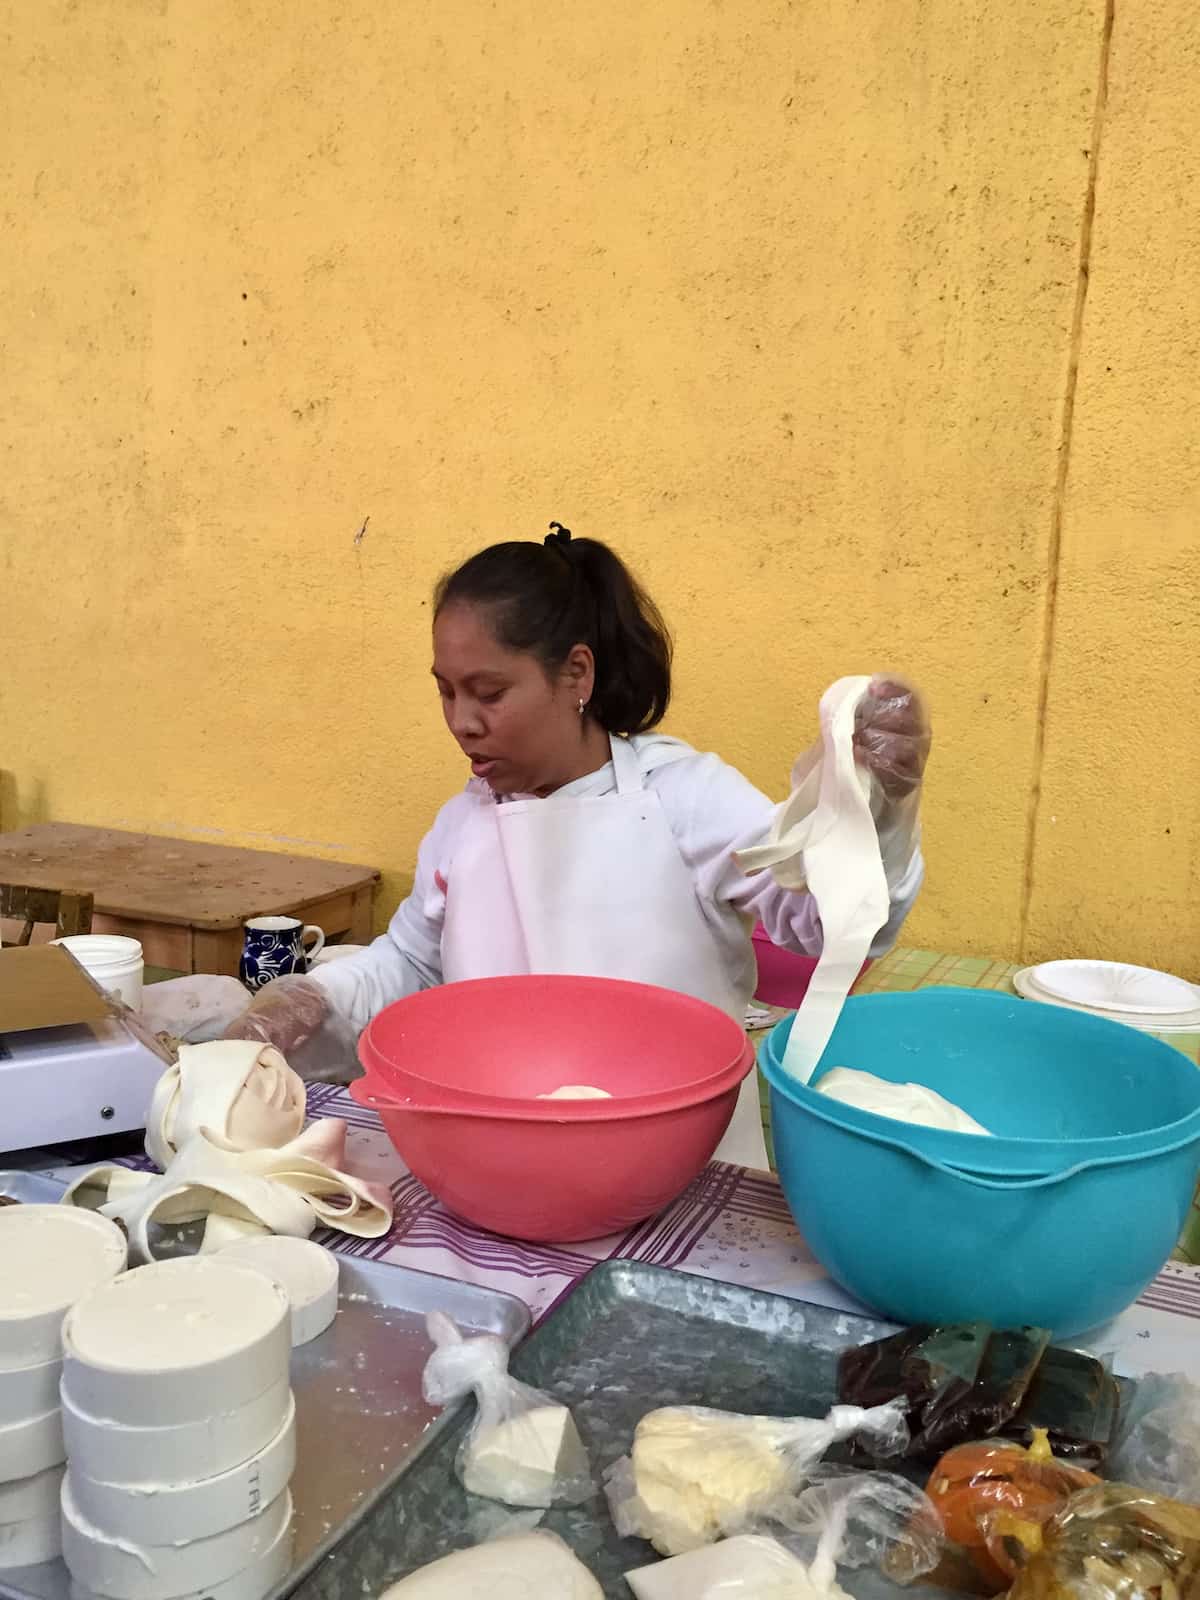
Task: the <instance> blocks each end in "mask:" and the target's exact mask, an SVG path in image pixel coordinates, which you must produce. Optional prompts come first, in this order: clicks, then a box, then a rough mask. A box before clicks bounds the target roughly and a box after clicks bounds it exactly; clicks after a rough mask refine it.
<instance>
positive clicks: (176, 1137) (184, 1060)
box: [146, 1039, 304, 1169]
mask: <svg viewBox="0 0 1200 1600" xmlns="http://www.w3.org/2000/svg"><path fill="white" fill-rule="evenodd" d="M303 1126H304V1083H303V1080H302V1079H301V1078H300V1076H299V1074H298V1073H296V1072H293V1071H292V1069H291V1067H289V1066H288V1064H287V1062H286V1060H285V1059H284V1057H283V1056H282V1055H281V1054H280V1052H279V1051H278V1050H276V1049H275V1047H274V1046H273V1045H269V1044H259V1043H257V1042H256V1041H254V1040H253V1039H214V1040H212V1041H210V1042H209V1043H208V1044H194V1045H188V1044H184V1045H180V1047H179V1060H178V1061H177V1062H176V1064H175V1065H174V1066H173V1067H168V1069H167V1071H166V1072H164V1073H163V1075H162V1077H161V1078H160V1079H159V1081H158V1083H157V1085H156V1086H155V1090H154V1095H153V1098H152V1100H151V1102H150V1113H149V1116H148V1117H147V1121H146V1154H147V1155H148V1156H149V1157H150V1159H151V1160H152V1161H154V1162H155V1163H156V1164H157V1165H158V1166H160V1167H162V1168H164V1169H165V1168H166V1167H168V1166H169V1165H170V1163H171V1159H172V1157H173V1156H174V1155H175V1154H176V1153H177V1152H178V1151H179V1150H180V1149H181V1148H182V1147H183V1145H184V1144H186V1143H187V1141H188V1140H189V1139H190V1138H191V1137H192V1136H193V1135H194V1134H196V1133H198V1132H199V1131H200V1129H201V1128H207V1129H208V1130H209V1136H210V1138H211V1139H212V1140H213V1142H214V1143H217V1144H222V1145H224V1146H226V1147H227V1148H228V1149H231V1150H255V1149H260V1148H263V1147H264V1146H267V1147H272V1148H278V1147H279V1146H281V1145H286V1144H288V1143H290V1142H291V1140H293V1139H294V1138H296V1136H297V1135H298V1134H299V1132H300V1130H301V1128H303Z"/></svg>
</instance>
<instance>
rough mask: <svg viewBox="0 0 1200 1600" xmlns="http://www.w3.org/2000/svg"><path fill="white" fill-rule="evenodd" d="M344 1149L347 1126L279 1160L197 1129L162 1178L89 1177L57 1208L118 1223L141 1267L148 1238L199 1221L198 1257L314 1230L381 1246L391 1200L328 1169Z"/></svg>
mask: <svg viewBox="0 0 1200 1600" xmlns="http://www.w3.org/2000/svg"><path fill="white" fill-rule="evenodd" d="M345 1145H346V1124H345V1123H344V1122H341V1121H340V1120H338V1119H337V1118H333V1117H328V1118H325V1119H324V1120H323V1121H321V1122H315V1123H313V1124H312V1126H311V1127H309V1128H306V1129H305V1130H304V1132H303V1133H301V1134H300V1135H299V1137H297V1138H295V1139H293V1140H291V1141H290V1143H288V1144H287V1145H285V1146H284V1147H283V1148H282V1149H278V1150H230V1149H227V1148H224V1147H223V1146H221V1145H219V1144H217V1143H215V1142H214V1141H213V1140H212V1139H211V1138H210V1137H209V1135H208V1131H207V1130H206V1129H200V1130H199V1131H198V1132H197V1133H195V1134H193V1136H192V1137H191V1138H190V1139H189V1140H188V1142H187V1143H186V1144H185V1145H184V1146H183V1148H182V1149H181V1150H180V1151H179V1153H178V1155H177V1156H176V1157H175V1158H174V1160H173V1161H172V1162H171V1163H170V1165H169V1167H168V1168H167V1170H166V1172H164V1173H162V1174H161V1175H158V1174H152V1173H129V1172H128V1171H126V1169H125V1168H123V1167H97V1168H93V1170H92V1171H90V1172H86V1173H84V1174H83V1175H82V1176H81V1177H80V1178H78V1179H77V1180H76V1181H75V1182H74V1183H73V1184H72V1185H71V1187H70V1188H69V1189H68V1190H67V1192H66V1194H65V1195H64V1196H63V1200H64V1202H65V1203H66V1204H69V1205H82V1206H87V1207H88V1208H90V1209H92V1210H96V1211H99V1212H100V1213H101V1214H102V1215H104V1216H106V1217H111V1218H112V1219H113V1220H114V1221H119V1222H121V1223H122V1224H123V1225H124V1227H125V1230H126V1232H127V1234H128V1236H129V1244H130V1252H131V1254H132V1255H133V1256H134V1257H135V1258H136V1259H139V1260H141V1261H152V1260H154V1259H155V1257H154V1250H153V1247H152V1244H151V1239H150V1229H151V1227H153V1226H155V1225H163V1224H171V1225H180V1224H183V1223H189V1222H200V1221H203V1222H204V1223H205V1232H204V1238H203V1241H202V1243H201V1247H200V1248H201V1250H202V1251H208V1250H214V1249H219V1248H221V1246H222V1245H223V1244H228V1243H230V1242H231V1240H232V1238H234V1237H238V1238H240V1237H243V1236H245V1235H247V1234H254V1233H262V1232H270V1233H282V1234H287V1235H290V1236H291V1237H293V1238H298V1239H305V1238H307V1237H308V1235H309V1234H310V1233H312V1231H313V1229H314V1228H315V1227H317V1226H321V1227H327V1228H334V1229H337V1230H338V1231H339V1232H341V1233H349V1234H354V1235H356V1236H357V1237H360V1238H364V1239H377V1238H379V1237H380V1236H381V1235H382V1234H385V1233H386V1232H387V1230H388V1228H389V1227H390V1226H391V1222H392V1202H391V1195H390V1193H389V1192H388V1190H387V1189H386V1188H384V1187H383V1186H381V1185H378V1184H369V1183H364V1182H363V1181H362V1180H361V1179H359V1178H356V1177H354V1176H353V1175H352V1174H350V1173H348V1172H346V1171H344V1170H342V1168H341V1167H340V1166H335V1165H333V1163H334V1162H335V1161H337V1162H342V1161H344V1159H345Z"/></svg>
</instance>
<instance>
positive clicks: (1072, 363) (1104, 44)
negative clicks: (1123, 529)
mask: <svg viewBox="0 0 1200 1600" xmlns="http://www.w3.org/2000/svg"><path fill="white" fill-rule="evenodd" d="M1115 23H1116V0H1105V7H1104V26H1103V28H1102V30H1101V34H1100V63H1099V69H1098V71H1097V74H1096V98H1095V103H1094V106H1093V110H1092V138H1091V144H1090V146H1089V149H1088V170H1087V186H1086V189H1085V191H1084V197H1083V212H1082V216H1081V217H1080V223H1079V267H1078V272H1077V275H1076V281H1075V305H1074V308H1073V310H1072V314H1071V336H1070V341H1069V344H1068V357H1067V377H1066V384H1065V386H1064V389H1063V403H1062V417H1061V421H1060V424H1059V436H1058V466H1057V472H1056V476H1055V483H1054V498H1053V502H1052V506H1051V512H1050V537H1049V541H1048V544H1047V549H1046V603H1045V606H1044V608H1043V612H1042V639H1041V659H1040V662H1039V668H1038V708H1037V723H1036V726H1035V728H1034V745H1033V781H1032V783H1031V785H1030V791H1029V805H1028V811H1027V815H1026V824H1025V870H1024V877H1023V880H1022V884H1021V914H1020V922H1019V925H1018V934H1017V937H1018V955H1019V957H1020V960H1021V963H1022V965H1024V964H1025V961H1026V959H1027V955H1028V951H1027V944H1028V939H1029V915H1030V910H1031V908H1032V905H1033V893H1034V868H1035V860H1036V855H1037V841H1038V831H1039V828H1040V826H1041V820H1042V779H1043V774H1044V771H1045V765H1046V722H1047V718H1048V716H1049V711H1050V674H1051V670H1052V668H1053V665H1054V645H1055V630H1056V625H1057V622H1058V592H1059V578H1060V574H1061V568H1062V544H1063V520H1064V517H1065V515H1066V500H1067V485H1068V482H1069V479H1070V473H1071V444H1072V440H1073V436H1074V429H1075V395H1076V390H1077V389H1078V386H1079V356H1080V351H1081V349H1082V345H1083V320H1084V313H1085V312H1086V310H1087V297H1088V282H1089V279H1090V276H1091V264H1092V230H1093V225H1094V223H1095V219H1096V180H1097V176H1098V174H1099V170H1100V142H1101V138H1102V136H1103V132H1104V114H1105V111H1106V110H1107V107H1108V72H1109V60H1110V58H1111V55H1112V38H1113V27H1114V25H1115Z"/></svg>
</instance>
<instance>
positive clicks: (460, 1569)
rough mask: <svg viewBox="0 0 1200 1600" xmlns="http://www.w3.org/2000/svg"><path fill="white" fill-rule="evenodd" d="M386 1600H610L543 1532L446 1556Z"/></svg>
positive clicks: (403, 1582)
mask: <svg viewBox="0 0 1200 1600" xmlns="http://www.w3.org/2000/svg"><path fill="white" fill-rule="evenodd" d="M380 1600H604V1591H603V1590H602V1589H601V1587H600V1585H599V1584H598V1583H597V1582H596V1580H595V1578H593V1577H592V1575H591V1573H590V1572H589V1571H588V1569H587V1568H586V1567H585V1566H584V1565H583V1563H582V1562H581V1561H578V1560H576V1558H575V1557H574V1556H573V1555H572V1554H571V1551H570V1550H569V1549H568V1548H567V1546H566V1545H565V1544H564V1543H563V1541H562V1540H561V1539H560V1538H558V1536H557V1535H556V1534H553V1533H546V1532H544V1531H542V1530H541V1529H539V1530H538V1531H537V1532H535V1533H522V1534H516V1535H514V1536H513V1537H510V1538H504V1539H490V1540H489V1541H488V1542H487V1543H486V1544H481V1545H476V1547H475V1548H474V1549H473V1550H457V1551H455V1553H454V1554H453V1555H450V1556H443V1557H442V1559H441V1560H440V1561H433V1562H431V1563H430V1564H429V1566H427V1567H422V1568H421V1570H420V1571H419V1572H414V1573H412V1575H411V1576H410V1577H407V1578H401V1580H400V1582H399V1583H394V1584H392V1586H391V1588H390V1589H385V1590H384V1592H383V1594H382V1595H381V1596H380Z"/></svg>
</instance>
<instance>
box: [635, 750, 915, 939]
mask: <svg viewBox="0 0 1200 1600" xmlns="http://www.w3.org/2000/svg"><path fill="white" fill-rule="evenodd" d="M648 781H649V783H650V785H651V786H652V787H653V788H654V789H655V790H656V791H657V792H658V794H659V797H660V799H661V800H662V803H663V808H664V810H665V811H666V813H667V816H668V818H669V820H670V822H671V827H672V831H673V832H674V834H675V838H676V842H677V843H678V845H679V849H680V853H681V854H682V856H683V858H684V860H685V862H686V863H687V864H688V866H689V867H690V868H691V870H692V872H693V874H694V876H695V882H696V894H697V897H698V899H699V900H700V904H701V910H704V911H706V910H707V905H712V906H714V907H716V908H718V910H719V908H720V907H722V906H730V907H732V908H733V909H734V910H736V911H737V912H738V913H739V914H740V915H741V916H743V917H745V918H747V919H753V920H756V921H759V922H761V923H762V925H763V927H764V928H765V929H766V932H767V936H768V937H769V938H770V940H771V942H772V943H773V944H777V945H779V946H780V947H781V948H782V949H784V950H791V951H792V952H794V953H795V954H797V955H807V956H819V955H820V954H821V946H822V942H823V938H822V932H821V919H820V916H819V914H818V912H817V906H816V902H815V901H814V899H813V898H812V896H811V895H810V894H806V893H797V892H796V891H794V890H790V889H781V888H780V887H779V885H778V884H777V883H776V882H775V880H774V878H773V877H772V876H771V874H770V873H769V872H759V873H755V874H754V875H753V876H748V875H747V874H746V873H744V872H742V871H741V869H740V868H739V867H738V865H737V863H736V862H735V861H734V859H733V858H734V852H735V851H738V850H745V849H748V848H749V847H750V846H752V845H758V844H762V843H763V842H764V841H765V840H766V838H767V835H768V834H769V833H770V831H771V828H772V825H773V824H774V822H775V819H776V816H777V815H778V813H779V811H780V810H781V809H782V808H781V807H779V806H777V805H775V804H773V803H772V802H771V801H770V800H769V799H768V798H767V796H766V795H765V794H763V793H762V792H761V791H760V790H758V789H756V788H755V787H754V785H753V784H752V783H750V782H749V780H748V779H746V778H744V777H743V776H742V774H741V773H740V772H738V771H737V769H736V768H734V767H730V766H727V765H726V763H725V762H724V761H722V760H721V759H720V757H719V756H715V755H694V756H688V757H685V758H684V759H683V760H681V761H675V762H672V763H671V764H670V765H669V766H664V767H661V768H659V769H658V770H657V771H655V772H654V773H653V774H652V775H651V777H650V778H649V780H648ZM882 826H883V827H885V828H886V821H885V822H884V823H883V824H882ZM891 843H892V841H890V840H889V844H891ZM884 865H885V868H886V870H887V878H888V889H889V893H890V898H891V913H890V915H889V917H888V920H887V922H886V923H885V924H884V926H883V927H882V928H881V929H880V930H879V933H878V934H877V935H876V938H875V940H874V942H873V943H872V946H871V955H872V956H873V957H878V956H881V955H885V954H886V953H887V951H888V950H890V949H891V947H892V945H893V944H894V943H895V941H896V938H897V935H898V934H899V932H900V927H901V925H902V924H903V922H904V919H905V917H906V916H907V915H908V913H909V911H910V910H911V909H912V905H913V902H914V901H915V900H916V898H917V894H918V892H919V890H920V887H921V883H922V880H923V878H924V871H925V869H924V862H923V860H922V857H921V851H920V845H919V837H918V836H916V835H914V836H913V838H912V844H911V848H910V849H908V850H904V849H901V850H897V849H895V848H894V847H893V848H888V849H885V850H884Z"/></svg>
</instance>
